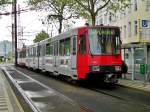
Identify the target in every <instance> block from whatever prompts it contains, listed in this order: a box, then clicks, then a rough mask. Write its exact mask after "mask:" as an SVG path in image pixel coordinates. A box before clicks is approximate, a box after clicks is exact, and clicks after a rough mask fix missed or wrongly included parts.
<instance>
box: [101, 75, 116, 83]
mask: <svg viewBox="0 0 150 112" xmlns="http://www.w3.org/2000/svg"><path fill="white" fill-rule="evenodd" d="M104 82H106V83H114V84H115V83H117V82H118V78H117V75H116V74H112V73H109V74H106V75H105V79H104Z"/></svg>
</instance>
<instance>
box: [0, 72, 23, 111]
mask: <svg viewBox="0 0 150 112" xmlns="http://www.w3.org/2000/svg"><path fill="white" fill-rule="evenodd" d="M0 112H24V111H23V109H22V107H21V105H20V103H19V101H18V100H17V98H16V96H15V94H14V92H13V90H12V89H11V87H10V85H9V83H8V81H7V79H6V78H5V75H4V73H3V72H2V71H1V70H0Z"/></svg>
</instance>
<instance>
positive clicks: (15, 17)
mask: <svg viewBox="0 0 150 112" xmlns="http://www.w3.org/2000/svg"><path fill="white" fill-rule="evenodd" d="M13 5H14V27H15V66H17V65H18V62H17V58H18V53H17V0H14V4H13Z"/></svg>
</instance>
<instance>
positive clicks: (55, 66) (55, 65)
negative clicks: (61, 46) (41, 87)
mask: <svg viewBox="0 0 150 112" xmlns="http://www.w3.org/2000/svg"><path fill="white" fill-rule="evenodd" d="M57 67H58V41H56V42H54V68H55V71H57Z"/></svg>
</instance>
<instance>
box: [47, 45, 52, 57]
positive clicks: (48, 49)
mask: <svg viewBox="0 0 150 112" xmlns="http://www.w3.org/2000/svg"><path fill="white" fill-rule="evenodd" d="M46 55H53V46H52V45H51V44H50V43H48V44H46Z"/></svg>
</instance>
